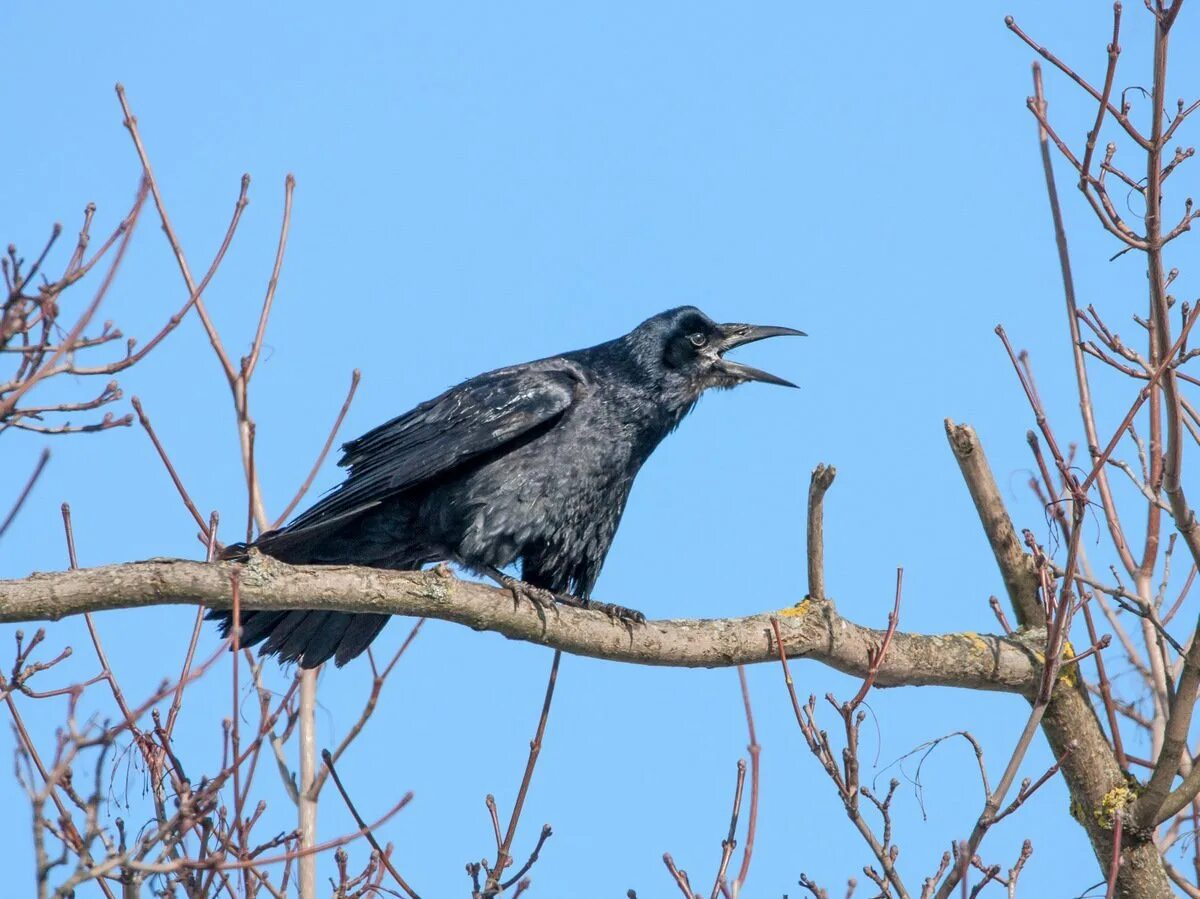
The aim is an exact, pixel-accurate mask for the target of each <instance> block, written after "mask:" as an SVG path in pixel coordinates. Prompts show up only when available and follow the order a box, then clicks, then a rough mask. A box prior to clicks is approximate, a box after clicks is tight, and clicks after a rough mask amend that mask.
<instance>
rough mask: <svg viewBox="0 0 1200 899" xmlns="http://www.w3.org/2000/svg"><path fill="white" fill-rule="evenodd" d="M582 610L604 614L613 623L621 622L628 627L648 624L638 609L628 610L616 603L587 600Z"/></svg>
mask: <svg viewBox="0 0 1200 899" xmlns="http://www.w3.org/2000/svg"><path fill="white" fill-rule="evenodd" d="M581 608H584V609H592V610H594V611H597V612H603V613H604V614H605V615H607V616H608V617H609V618H611V619H612V620H613V621H619V622H621V623H622V624H626V625H629V624H645V623H646V616H645V615H643V614H642V613H641V612H639V611H638V610H637V609H628V608H626V607H625V606H619V605H617V604H616V603H611V602H595V601H593V600H590V599H585V600H583V605H582V606H581Z"/></svg>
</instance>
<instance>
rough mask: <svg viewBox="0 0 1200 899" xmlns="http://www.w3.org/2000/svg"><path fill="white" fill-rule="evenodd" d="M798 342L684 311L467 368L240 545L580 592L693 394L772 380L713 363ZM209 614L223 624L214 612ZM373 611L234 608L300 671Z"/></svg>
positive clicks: (225, 617) (232, 551)
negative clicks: (450, 565)
mask: <svg viewBox="0 0 1200 899" xmlns="http://www.w3.org/2000/svg"><path fill="white" fill-rule="evenodd" d="M799 333H802V332H798V331H792V330H791V329H788V328H774V327H758V326H751V325H740V324H728V325H718V324H715V323H714V322H713V321H712V320H711V319H709V318H708V317H707V316H705V315H704V314H703V313H702V312H700V311H699V310H698V309H695V308H694V307H690V306H685V307H680V308H678V309H672V310H669V311H667V312H664V313H662V314H660V315H656V316H654V317H653V318H651V319H648V320H647V321H645V322H643V323H642V324H641V325H639V326H638V327H637V328H635V329H634V330H633V331H631V332H630V333H629V334H626V335H624V336H623V337H619V338H617V339H616V340H611V341H608V342H606V343H602V344H599V345H598V346H594V347H591V348H589V349H585V350H578V351H575V352H572V353H565V354H563V355H561V356H555V357H551V358H548V359H543V360H540V361H537V362H530V363H526V364H524V365H517V366H513V367H510V368H503V369H499V370H497V371H492V372H488V373H486V374H482V375H478V376H477V377H474V378H471V379H470V380H467V381H465V382H463V383H462V384H459V385H458V386H456V387H454V388H451V389H450V390H448V391H446V392H445V393H443V394H442V395H440V396H438V397H435V398H434V399H432V400H429V401H428V402H425V403H422V404H421V405H419V406H417V407H416V408H415V409H413V410H411V411H410V412H407V413H405V414H404V415H401V416H399V417H397V418H394V419H392V420H391V421H389V422H387V423H386V424H383V425H381V426H380V427H378V428H375V429H374V430H372V431H370V432H368V433H366V434H364V435H363V436H362V437H359V438H358V439H357V440H353V441H351V442H349V443H347V444H346V445H345V446H344V447H343V450H344V453H343V456H342V459H341V461H340V463H339V464H340V465H342V466H343V467H345V468H347V469H348V473H347V476H346V479H345V480H344V481H343V482H342V483H341V484H340V485H339V486H338V487H336V488H334V489H333V490H332V491H330V492H329V493H328V494H327V495H326V496H324V497H323V498H322V499H321V500H320V501H318V502H317V503H316V504H315V505H313V506H312V508H310V509H308V510H307V511H306V512H304V513H302V514H301V515H299V516H297V518H296V519H295V520H293V521H292V522H291V523H289V524H288V525H287V526H286V527H284V528H282V529H280V530H278V531H273V532H270V533H267V534H264V535H263V536H262V537H260V538H259V540H258V541H257V542H256V543H255V548H257V549H258V550H260V551H261V552H263V553H266V554H268V555H271V556H274V557H276V558H278V559H280V560H282V561H284V562H289V563H293V564H358V565H371V566H376V567H381V568H395V569H414V568H419V567H421V566H423V565H427V564H429V563H432V562H439V561H448V562H454V563H458V564H460V565H463V566H465V567H467V568H468V569H471V570H473V571H476V572H480V573H485V574H493V575H495V574H496V573H497V572H498V570H499V569H503V568H505V567H507V566H509V565H512V564H514V563H518V562H519V563H520V565H521V577H522V580H523V581H525V582H526V583H528V584H530V585H532V586H533V587H535V588H540V589H542V590H545V591H550V592H553V593H555V594H560V595H563V594H567V595H573V596H576V597H582V598H587V597H588V596H589V595H590V593H591V590H592V587H593V585H594V584H595V582H596V578H597V577H598V576H599V574H600V568H601V566H602V565H603V563H604V559H605V556H606V555H607V553H608V549H609V546H610V545H611V543H612V539H613V536H614V534H615V533H616V529H617V526H618V524H619V523H620V520H621V515H622V514H623V512H624V510H625V503H626V501H627V499H628V497H629V491H630V488H631V487H632V485H633V480H634V477H635V476H636V475H637V472H638V470H639V469H640V468H641V466H642V464H643V463H644V462H645V461H646V459H647V458H648V457H649V456H650V453H651V452H653V451H654V448H655V447H656V446H658V444H659V442H660V441H661V440H662V439H663V438H664V437H665V436H666V435H667V434H668V433H670V432H671V431H672V430H673V429H674V428H675V427H676V425H678V424H679V422H680V421H681V420H682V418H683V417H684V416H685V415H686V414H687V413H688V412H689V411H690V410H691V408H692V407H693V405H695V402H696V400H697V399H699V397H700V395H701V393H703V392H704V390H706V389H708V388H710V387H733V386H735V385H737V384H739V383H743V382H746V381H751V380H759V381H766V382H769V383H777V384H785V385H786V384H788V382H786V381H783V380H782V379H780V378H777V377H775V376H774V375H769V374H767V373H766V372H763V371H760V370H758V369H754V368H751V367H749V366H746V365H741V364H738V363H735V362H732V361H729V360H727V359H725V358H724V357H723V354H724V353H725V352H726V351H727V350H729V349H731V348H733V347H735V346H740V345H742V344H745V343H749V342H751V341H754V340H759V339H762V338H764V337H772V336H777V335H782V334H799ZM789 386H791V385H789ZM245 552H246V547H244V546H241V545H238V546H235V547H230V548H229V550H228V551H227V553H226V555H227V557H236V556H237V555H238V554H242V553H245ZM210 617H213V618H217V619H219V620H221V621H222V625H223V630H224V631H226V632H227V631H228V628H229V623H230V618H231V615H230V613H228V612H222V611H213V612H211V613H210ZM387 618H388V616H385V615H371V614H354V615H352V614H347V613H342V612H314V611H304V610H298V611H293V612H247V613H244V614H243V616H242V634H241V642H242V644H243V645H253V644H256V643H260V642H261V643H262V652H264V653H268V654H276V655H278V656H279V657H280V658H281V659H282V660H285V661H298V662H299V663H300V664H301V665H302V666H304V667H313V666H315V665H319V664H321V663H322V662H324V661H326V660H328V659H329V658H334V659H335V660H336V661H337V663H338V664H344V663H345V662H346V661H348V660H349V659H351V658H353V657H354V656H356V655H358V654H359V653H361V652H362V651H364V650H365V649H366V647H367V645H368V644H369V643H370V642H371V640H372V639H374V637H375V636H376V635H377V634H378V633H379V631H380V630H381V629H382V628H383V626H384V624H386V622H387Z"/></svg>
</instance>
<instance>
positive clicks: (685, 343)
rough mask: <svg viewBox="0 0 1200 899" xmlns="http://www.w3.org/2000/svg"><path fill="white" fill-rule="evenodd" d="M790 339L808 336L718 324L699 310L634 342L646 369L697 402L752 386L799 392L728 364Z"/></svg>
mask: <svg viewBox="0 0 1200 899" xmlns="http://www.w3.org/2000/svg"><path fill="white" fill-rule="evenodd" d="M785 335H794V336H800V337H803V336H805V335H804V332H803V331H796V330H794V329H792V328H781V327H777V326H775V325H746V324H740V323H727V324H717V323H716V322H714V321H713V320H712V319H711V318H709V317H708V316H707V315H705V314H704V313H703V312H701V311H700V310H699V309H697V308H696V307H695V306H680V307H679V308H677V309H669V310H667V311H666V312H662V313H659V314H658V315H656V316H654V317H653V318H650V319H647V320H646V321H644V322H642V324H640V325H638V327H637V328H635V329H634V331H633V332H632V333H631V334H630V335H629V337H630V339H631V341H632V343H633V345H634V347H635V348H636V352H637V354H638V356H639V358H640V359H641V360H642V362H643V364H644V365H647V366H649V367H651V368H652V369H656V370H658V371H660V372H661V374H662V377H663V380H664V381H665V382H666V383H667V384H670V385H672V386H674V387H676V388H677V389H678V390H679V391H680V392H681V393H683V394H685V395H686V396H687V398H688V401H690V402H695V400H696V399H697V398H698V397H699V396H700V394H701V393H703V392H704V391H705V390H707V389H709V388H710V387H722V388H728V387H736V386H737V385H738V384H745V383H746V382H748V381H763V382H764V383H767V384H779V385H782V386H783V387H795V386H796V385H795V384H793V383H792V382H791V381H785V380H784V379H783V378H780V377H778V376H777V375H773V374H771V373H770V372H765V371H763V370H762V369H759V368H754V367H752V366H750V365H744V364H743V363H741V362H734V361H733V360H732V359H726V358H725V354H726V353H727V352H728V351H729V350H732V349H734V348H736V347H740V346H744V345H745V344H747V343H753V342H754V341H756V340H763V339H765V338H767V337H782V336H785Z"/></svg>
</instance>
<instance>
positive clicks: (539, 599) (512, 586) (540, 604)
mask: <svg viewBox="0 0 1200 899" xmlns="http://www.w3.org/2000/svg"><path fill="white" fill-rule="evenodd" d="M482 570H483V573H484V574H486V575H487V576H488V577H490V578H491V579H492V580H494V581H495V582H496V583H497V584H499V585H500V586H501V587H504V588H505V589H506V590H508V591H509V592H510V593H511V594H512V596H513V608H514V609H515V608H516V607H517V606H518V605H520V603H521V598H522V597H524V598H525V599H528V600H529V601H530V602H531V603H533V608H534V610H535V611H536V612H537V613H538V617H539V618H541V619H542V626H543V627H544V626H545V624H546V611H545V610H546V609H553V610H554V612H555V614H558V607H557V606H556V605H555V600H556V599H557V598H558V597H556V596H555V595H554V593H552V592H551V591H549V590H547V589H545V588H544V587H535V586H534V585H533V584H529V583H526V582H525V581H522V580H519V579H517V578H515V577H512V576H511V575H507V574H505V573H504V572H503V571H501V570H500V569H499V568H494V567H493V566H491V565H487V566H484V567H483V569H482Z"/></svg>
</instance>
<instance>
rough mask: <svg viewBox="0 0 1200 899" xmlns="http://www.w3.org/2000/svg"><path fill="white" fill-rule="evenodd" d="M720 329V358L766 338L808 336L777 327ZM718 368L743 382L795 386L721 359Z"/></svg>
mask: <svg viewBox="0 0 1200 899" xmlns="http://www.w3.org/2000/svg"><path fill="white" fill-rule="evenodd" d="M720 329H721V334H722V340H721V348H720V350H719V352H720V353H721V355H722V356H724V354H725V353H726V352H728V351H729V350H732V349H734V348H735V347H739V346H745V345H746V344H748V343H754V342H755V341H756V340H765V339H766V338H768V337H807V336H808V335H806V334H805V333H804V332H803V331H797V330H796V329H794V328H781V327H779V326H777V325H743V324H725V325H721V326H720ZM720 366H721V368H723V369H724V370H725V372H726V373H727V374H729V375H731V376H732V377H735V378H738V379H740V380H743V381H762V382H763V383H765V384H778V385H779V386H781V387H795V386H796V385H795V384H793V383H792V382H791V381H786V380H784V379H783V378H781V377H779V376H778V375H773V374H771V373H770V372H767V371H763V370H762V369H761V368H754V367H753V366H750V365H743V364H742V363H740V362H733V361H731V360H729V359H725V358H722V359H721V361H720Z"/></svg>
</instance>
